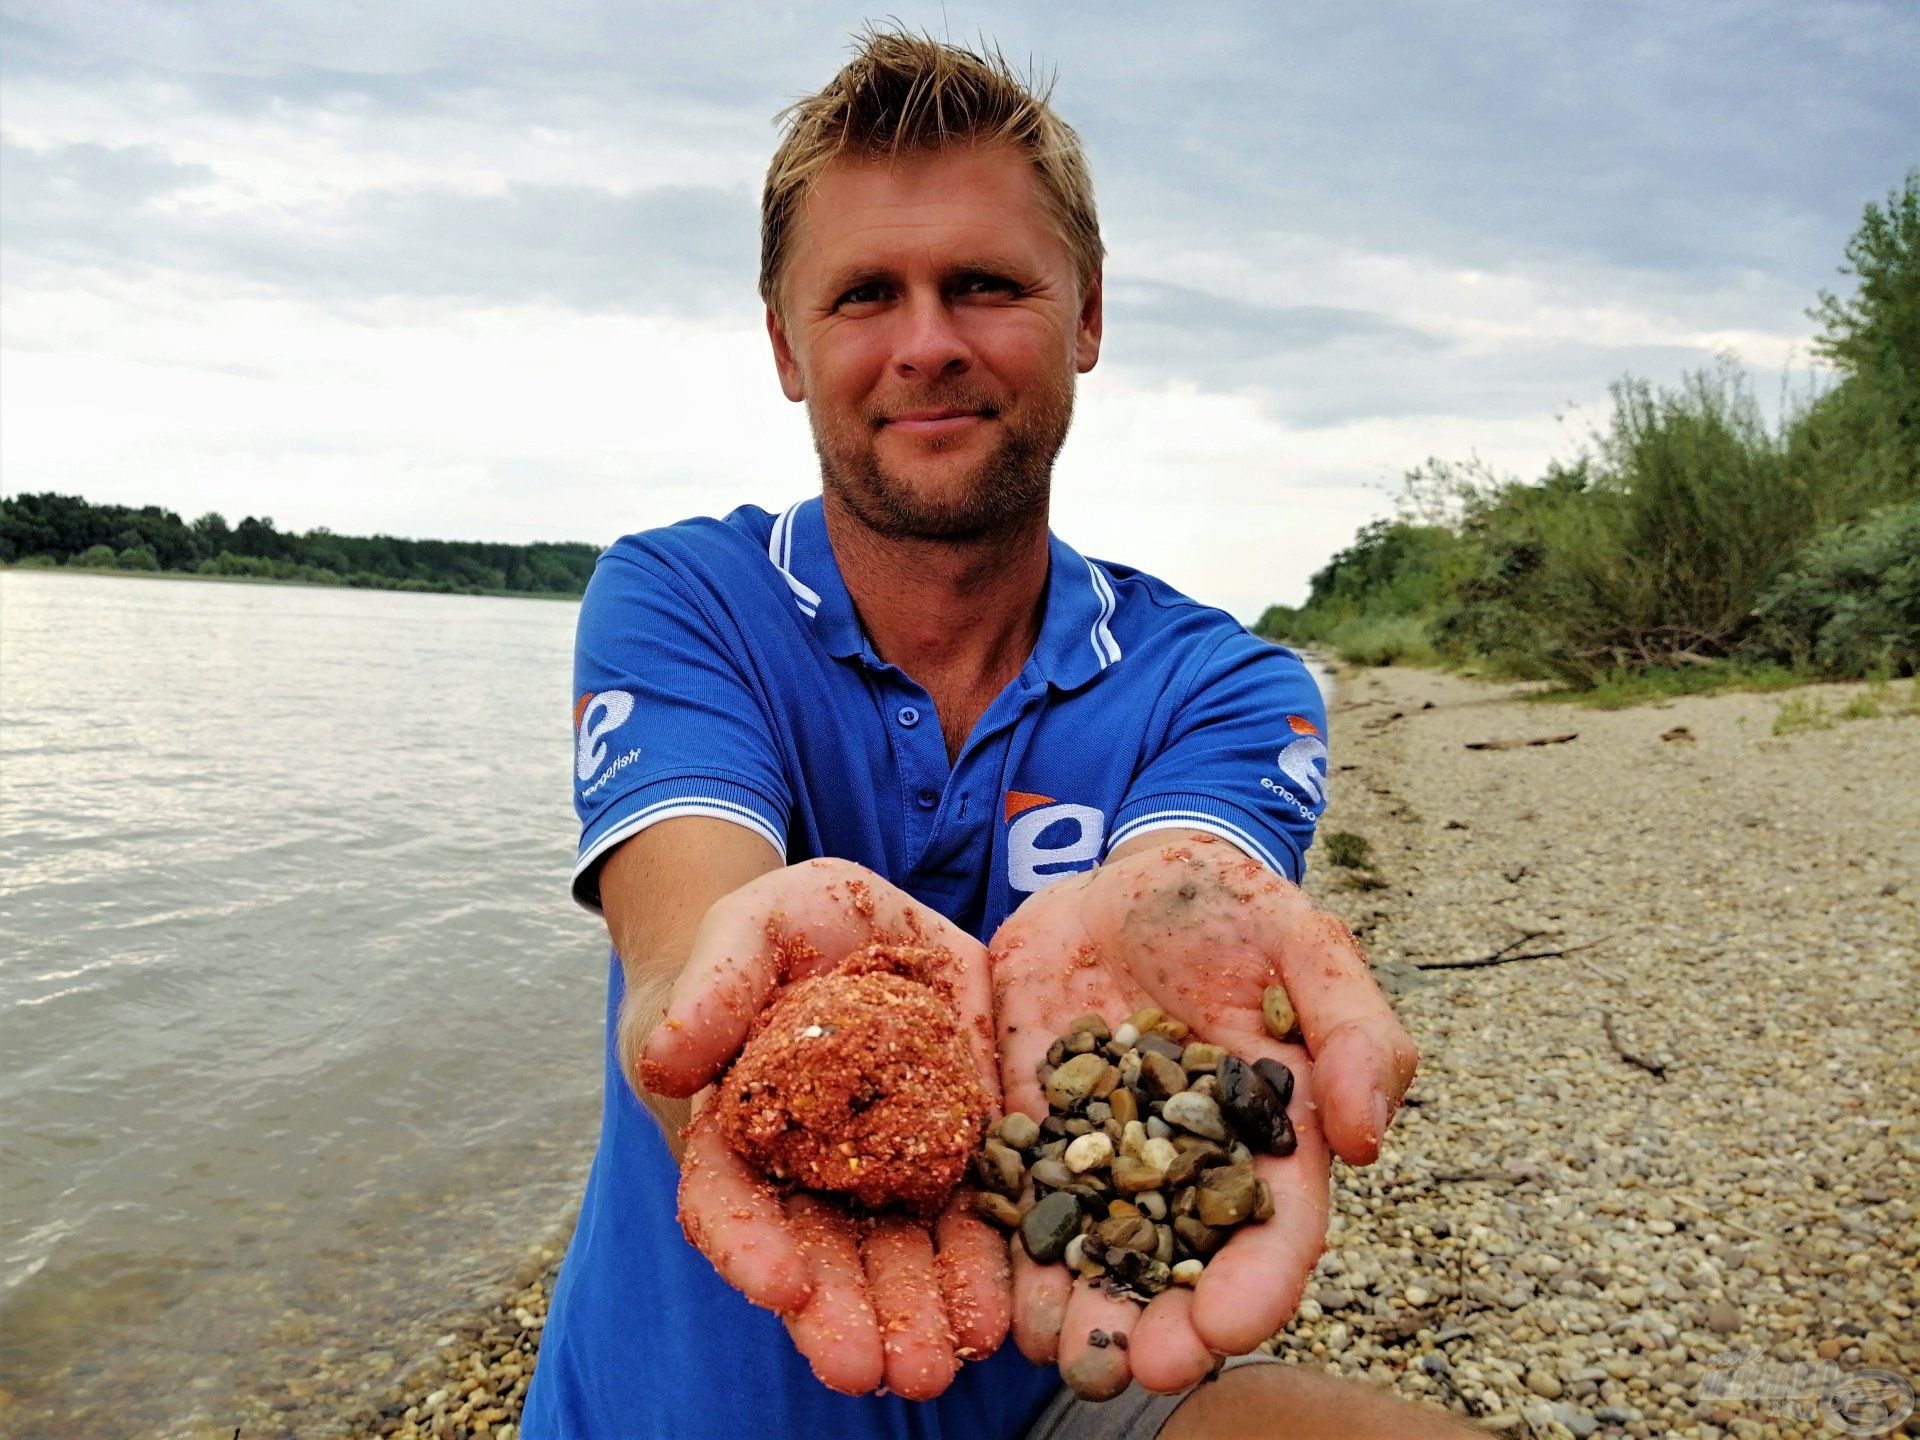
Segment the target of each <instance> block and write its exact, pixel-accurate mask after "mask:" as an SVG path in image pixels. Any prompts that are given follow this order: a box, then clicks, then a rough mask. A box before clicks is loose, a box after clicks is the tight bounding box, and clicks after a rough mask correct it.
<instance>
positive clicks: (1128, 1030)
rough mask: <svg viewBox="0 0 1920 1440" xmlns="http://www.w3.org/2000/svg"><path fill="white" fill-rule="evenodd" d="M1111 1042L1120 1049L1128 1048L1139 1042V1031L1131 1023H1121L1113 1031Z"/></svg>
mask: <svg viewBox="0 0 1920 1440" xmlns="http://www.w3.org/2000/svg"><path fill="white" fill-rule="evenodd" d="M1113 1043H1114V1044H1116V1045H1118V1046H1119V1047H1120V1048H1121V1049H1122V1050H1126V1049H1130V1048H1131V1047H1133V1046H1135V1045H1138V1044H1139V1043H1140V1032H1139V1031H1138V1030H1136V1029H1134V1028H1133V1026H1131V1025H1127V1024H1122V1025H1121V1026H1120V1028H1119V1029H1118V1030H1116V1031H1114V1032H1113Z"/></svg>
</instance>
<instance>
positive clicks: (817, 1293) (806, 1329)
mask: <svg viewBox="0 0 1920 1440" xmlns="http://www.w3.org/2000/svg"><path fill="white" fill-rule="evenodd" d="M876 941H878V942H885V943H892V944H911V945H915V946H924V947H928V948H931V949H933V950H935V951H936V952H939V953H942V954H943V955H944V957H945V958H944V959H943V960H942V961H941V963H940V965H939V975H940V978H942V979H944V980H946V981H947V982H948V983H949V984H950V985H951V986H952V987H953V996H954V1004H955V1007H956V1009H957V1010H958V1011H959V1017H960V1020H961V1022H962V1024H963V1026H964V1027H965V1032H966V1035H967V1039H968V1042H969V1046H970V1048H971V1052H972V1054H973V1058H974V1060H975V1063H976V1065H977V1067H978V1071H979V1075H980V1080H981V1083H982V1085H983V1086H984V1087H985V1089H986V1092H987V1094H988V1096H989V1097H991V1098H993V1099H994V1100H995V1101H996V1103H997V1101H998V1097H999V1093H1000V1087H999V1079H998V1074H997V1064H996V1057H995V1055H994V1050H993V1045H992V1043H991V1040H990V1036H991V1035H992V1026H991V1021H990V1019H989V1018H988V1017H989V1007H990V996H989V989H988V977H987V966H986V952H985V950H984V949H983V948H982V946H981V945H980V942H979V941H977V940H975V939H974V938H973V937H972V936H970V935H968V934H966V933H965V932H964V931H962V930H960V929H959V928H958V927H956V926H955V925H953V924H952V922H950V921H948V920H946V919H944V918H943V917H942V916H940V915H938V914H936V913H935V912H934V911H932V910H929V909H927V908H926V907H925V906H923V905H921V904H919V903H918V902H917V901H915V900H914V899H913V898H912V897H910V896H908V895H907V894H906V893H905V892H903V891H901V890H899V889H896V888H895V887H894V886H892V885H890V884H888V883H887V882H886V881H884V880H882V879H880V878H879V877H878V876H877V875H875V874H873V873H872V872H871V871H869V870H866V869H864V868H863V867H861V866H858V865H854V864H852V863H850V862H847V861H842V860H813V861H808V862H806V863H804V864H801V865H793V866H789V867H788V868H786V869H784V870H776V871H773V872H772V873H770V874H767V875H764V876H762V877H761V878H760V879H758V880H755V881H753V882H752V883H751V884H748V885H746V886H743V887H742V888H741V889H739V890H736V891H734V892H733V893H732V894H731V895H728V896H727V897H726V898H725V899H723V900H721V901H720V902H718V903H717V904H715V905H714V906H713V908H712V909H711V910H709V911H708V912H707V915H706V918H705V919H704V920H703V921H702V923H701V926H700V930H699V933H698V935H697V936H696V937H695V939H694V943H693V949H692V952H691V953H690V955H689V956H688V959H687V964H686V967H685V968H684V969H683V970H682V971H681V974H680V977H679V979H678V981H677V982H676V984H675V986H674V989H673V994H672V997H671V998H670V999H669V1001H668V1003H667V1011H666V1015H665V1017H664V1018H663V1019H662V1020H661V1021H660V1023H659V1024H658V1025H656V1026H655V1027H653V1030H652V1033H651V1034H650V1035H649V1036H648V1037H647V1038H646V1040H645V1044H644V1048H643V1049H642V1050H641V1053H640V1056H639V1062H638V1066H637V1069H638V1073H639V1077H640V1079H641V1080H642V1082H643V1083H644V1084H645V1086H646V1088H647V1089H649V1090H653V1091H655V1092H657V1093H660V1094H663V1095H672V1096H680V1097H685V1096H690V1095H691V1096H695V1097H696V1099H695V1103H696V1112H695V1119H694V1122H693V1125H692V1127H691V1128H690V1130H689V1132H688V1134H687V1137H686V1150H685V1153H684V1156H683V1157H682V1161H681V1183H680V1218H681V1225H682V1228H683V1229H684V1230H685V1231H686V1235H687V1238H688V1240H689V1241H691V1242H692V1243H693V1244H694V1245H695V1246H696V1247H697V1248H698V1249H699V1250H700V1252H701V1253H702V1254H703V1255H705V1256H706V1257H707V1259H708V1260H710V1261H711V1262H712V1263H713V1266H714V1268H715V1269H716V1270H718V1271H719V1272H720V1274H721V1275H722V1276H723V1277H724V1278H725V1279H726V1280H727V1282H728V1283H729V1284H731V1285H733V1286H734V1288H735V1289H737V1290H739V1291H740V1292H741V1293H742V1294H744V1295H745V1296H746V1297H747V1298H748V1299H749V1300H751V1301H753V1302H754V1303H755V1304H757V1305H763V1306H765V1307H766V1308H768V1309H770V1310H774V1311H777V1312H778V1313H779V1314H780V1315H781V1316H782V1317H783V1318H784V1319H785V1321H786V1324H787V1329H788V1332H789V1333H790V1334H791V1335H792V1336H793V1341H794V1344H795V1345H796V1346H797V1347H798V1348H799V1350H800V1351H801V1353H802V1354H804V1355H805V1356H806V1357H807V1359H808V1361H809V1363H811V1364H812V1366H813V1370H814V1373H815V1374H816V1375H817V1376H819V1378H820V1380H821V1382H822V1383H824V1384H826V1385H828V1386H831V1387H832V1388H833V1389H835V1390H840V1391H843V1392H845V1393H848V1394H861V1393H865V1392H868V1391H871V1390H874V1389H876V1388H878V1387H879V1386H880V1385H881V1384H882V1383H883V1382H884V1383H885V1384H886V1386H887V1387H888V1388H889V1389H891V1390H892V1391H893V1392H894V1393H895V1394H899V1395H904V1396H906V1397H907V1398H908V1399H928V1398H931V1397H932V1396H934V1395H938V1394H939V1393H941V1392H942V1391H943V1390H945V1389H946V1388H947V1386H948V1384H949V1383H951V1381H952V1379H953V1376H954V1374H955V1373H956V1372H957V1371H958V1369H959V1366H960V1362H961V1360H963V1359H968V1358H974V1359H977V1358H981V1357H983V1356H986V1355H990V1354H992V1353H993V1351H994V1350H996V1349H998V1348H999V1345H1000V1342H1001V1340H1002V1339H1004V1338H1005V1335H1006V1331H1007V1321H1008V1313H1007V1258H1006V1251H1005V1246H1004V1243H1003V1242H1002V1240H1001V1238H1000V1236H999V1235H998V1233H997V1232H995V1231H993V1230H992V1229H990V1228H989V1227H988V1226H987V1225H986V1224H985V1223H984V1222H982V1221H981V1220H979V1219H978V1218H976V1217H975V1216H974V1214H973V1213H972V1210H971V1199H972V1197H971V1194H970V1193H969V1192H968V1191H966V1190H965V1189H964V1188H963V1189H962V1190H961V1192H960V1193H959V1194H958V1195H956V1196H955V1198H954V1200H953V1201H952V1202H951V1203H950V1204H948V1206H947V1207H946V1208H945V1209H944V1210H943V1211H942V1212H941V1213H940V1214H939V1215H938V1216H937V1217H936V1218H934V1219H933V1220H931V1221H920V1220H915V1219H913V1218H912V1217H910V1216H905V1215H900V1216H888V1217H886V1218H882V1219H856V1218H855V1217H854V1216H853V1215H852V1213H851V1212H850V1211H849V1210H848V1209H847V1208H846V1207H844V1206H842V1205H841V1204H839V1203H838V1202H836V1201H835V1200H833V1199H831V1198H829V1197H825V1196H820V1195H808V1194H796V1195H793V1196H790V1197H784V1198H783V1197H782V1196H781V1195H780V1194H778V1193H777V1192H776V1191H775V1190H774V1189H773V1187H772V1186H770V1185H769V1184H768V1183H767V1182H766V1181H765V1180H764V1179H763V1178H762V1177H761V1176H759V1175H758V1174H756V1173H755V1172H754V1171H753V1170H752V1169H751V1167H749V1166H748V1165H747V1164H746V1162H744V1161H743V1160H741V1159H740V1157H739V1156H738V1155H736V1154H734V1152H733V1151H732V1149H731V1148H730V1147H729V1146H728V1145H727V1143H726V1141H725V1139H723V1138H722V1136H721V1135H720V1133H719V1129H718V1126H717V1125H716V1124H715V1123H714V1121H713V1119H712V1116H711V1114H710V1113H708V1112H707V1111H705V1110H704V1109H702V1108H700V1106H699V1097H698V1094H697V1092H700V1091H701V1090H702V1089H703V1087H706V1086H708V1085H711V1084H712V1083H713V1081H714V1080H715V1079H716V1078H717V1077H718V1076H719V1075H720V1073H721V1072H722V1071H724V1070H725V1069H726V1067H727V1066H728V1065H729V1064H731V1063H732V1061H733V1059H734V1057H735V1055H737V1054H738V1053H739V1050H740V1047H741V1045H742V1044H743V1043H744V1042H745V1040H746V1038H747V1032H748V1030H749V1029H750V1028H751V1027H752V1024H753V1021H754V1018H755V1017H756V1016H757V1015H758V1014H759V1013H760V1011H761V1010H762V1009H763V1008H764V1007H765V1006H766V1005H767V1003H768V1002H769V1000H770V999H771V998H772V996H773V994H774V992H775V991H776V990H777V989H778V987H780V986H781V985H784V984H787V983H789V982H791V981H794V980H801V979H805V978H806V977H807V976H809V975H815V974H819V973H821V972H823V971H825V970H829V969H831V968H832V967H833V965H835V964H836V963H837V962H838V961H839V960H840V959H841V957H843V956H845V955H847V954H848V953H849V952H851V951H854V950H857V949H859V948H861V947H863V946H866V945H868V944H871V943H874V942H876Z"/></svg>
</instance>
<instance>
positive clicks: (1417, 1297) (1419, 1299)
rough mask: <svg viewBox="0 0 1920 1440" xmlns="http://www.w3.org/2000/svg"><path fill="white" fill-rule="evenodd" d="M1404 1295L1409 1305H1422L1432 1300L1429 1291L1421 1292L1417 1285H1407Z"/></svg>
mask: <svg viewBox="0 0 1920 1440" xmlns="http://www.w3.org/2000/svg"><path fill="white" fill-rule="evenodd" d="M1405 1293H1406V1297H1407V1304H1409V1305H1424V1304H1426V1303H1427V1302H1428V1301H1429V1300H1431V1299H1433V1294H1432V1292H1431V1291H1427V1290H1422V1289H1421V1288H1420V1287H1419V1286H1418V1285H1409V1286H1408V1287H1407V1288H1406V1292H1405Z"/></svg>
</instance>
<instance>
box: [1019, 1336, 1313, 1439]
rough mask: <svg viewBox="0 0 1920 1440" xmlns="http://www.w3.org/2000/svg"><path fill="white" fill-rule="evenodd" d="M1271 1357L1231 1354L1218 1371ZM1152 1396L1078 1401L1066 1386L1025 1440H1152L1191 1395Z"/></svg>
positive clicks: (1125, 1393)
mask: <svg viewBox="0 0 1920 1440" xmlns="http://www.w3.org/2000/svg"><path fill="white" fill-rule="evenodd" d="M1279 1363H1280V1362H1279V1361H1278V1360H1276V1359H1275V1358H1274V1357H1273V1356H1271V1355H1261V1354H1258V1353H1255V1354H1252V1355H1235V1356H1232V1357H1231V1358H1229V1359H1228V1360H1227V1362H1226V1363H1225V1364H1224V1365H1222V1366H1221V1367H1220V1368H1221V1370H1223V1371H1226V1370H1233V1369H1236V1368H1238V1367H1239V1366H1241V1365H1277V1364H1279ZM1192 1393H1193V1392H1192V1391H1191V1390H1182V1391H1181V1392H1180V1393H1179V1394H1177V1395H1155V1394H1154V1393H1153V1392H1152V1391H1150V1390H1142V1389H1141V1388H1140V1387H1139V1386H1138V1385H1129V1386H1128V1387H1127V1388H1126V1389H1124V1390H1122V1391H1121V1392H1120V1393H1119V1394H1118V1395H1116V1396H1114V1397H1113V1399H1111V1400H1082V1399H1081V1398H1080V1397H1079V1396H1078V1395H1075V1394H1074V1393H1073V1392H1072V1391H1071V1390H1069V1389H1067V1387H1066V1386H1064V1385H1062V1386H1061V1387H1060V1393H1059V1394H1057V1395H1055V1396H1054V1397H1053V1399H1051V1400H1049V1401H1048V1402H1047V1408H1046V1409H1044V1410H1042V1411H1041V1412H1040V1418H1039V1419H1038V1420H1035V1421H1034V1422H1033V1428H1032V1429H1030V1430H1028V1431H1027V1433H1026V1436H1025V1440H1153V1437H1154V1436H1156V1435H1158V1434H1159V1433H1160V1427H1161V1426H1162V1425H1165V1424H1166V1423H1167V1420H1168V1417H1170V1416H1171V1415H1172V1414H1173V1412H1174V1411H1175V1410H1176V1409H1178V1408H1179V1405H1180V1402H1181V1401H1182V1400H1184V1399H1186V1398H1187V1396H1189V1395H1191V1394H1192Z"/></svg>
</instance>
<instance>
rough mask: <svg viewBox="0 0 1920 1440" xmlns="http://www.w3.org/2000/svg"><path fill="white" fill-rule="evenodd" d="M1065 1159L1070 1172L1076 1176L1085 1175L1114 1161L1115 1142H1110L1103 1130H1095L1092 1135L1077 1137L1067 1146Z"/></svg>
mask: <svg viewBox="0 0 1920 1440" xmlns="http://www.w3.org/2000/svg"><path fill="white" fill-rule="evenodd" d="M1064 1158H1065V1160H1066V1162H1067V1168H1068V1169H1069V1170H1071V1171H1073V1172H1074V1173H1075V1174H1076V1175H1078V1174H1084V1173H1085V1172H1086V1171H1088V1170H1095V1169H1098V1168H1099V1167H1100V1166H1102V1165H1105V1164H1106V1163H1107V1162H1108V1161H1109V1160H1111V1159H1113V1141H1111V1140H1109V1139H1108V1138H1107V1136H1106V1132H1105V1131H1102V1130H1095V1131H1094V1132H1093V1133H1092V1134H1090V1135H1080V1136H1077V1137H1075V1139H1074V1142H1073V1143H1072V1144H1071V1145H1069V1146H1067V1153H1066V1155H1065V1157H1064Z"/></svg>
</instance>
